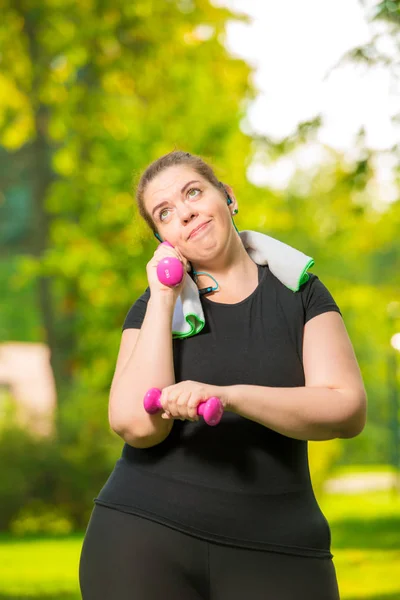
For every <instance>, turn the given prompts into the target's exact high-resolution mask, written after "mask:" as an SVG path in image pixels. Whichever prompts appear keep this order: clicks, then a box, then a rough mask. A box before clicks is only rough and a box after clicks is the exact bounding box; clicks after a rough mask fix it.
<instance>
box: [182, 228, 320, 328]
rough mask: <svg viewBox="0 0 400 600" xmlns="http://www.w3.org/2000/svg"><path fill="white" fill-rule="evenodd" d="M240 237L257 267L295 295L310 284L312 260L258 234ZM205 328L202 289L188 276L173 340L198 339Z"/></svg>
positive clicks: (247, 233) (246, 233)
mask: <svg viewBox="0 0 400 600" xmlns="http://www.w3.org/2000/svg"><path fill="white" fill-rule="evenodd" d="M239 235H240V237H241V240H242V242H243V245H244V247H245V248H246V250H247V252H248V254H249V256H250V257H251V258H252V259H253V261H254V262H255V263H256V264H258V265H268V267H269V269H270V271H271V273H273V274H274V275H275V277H277V278H278V279H279V280H280V281H281V282H282V283H283V284H284V285H286V287H288V288H289V289H290V290H292V291H293V292H297V291H298V289H299V288H300V286H301V285H302V284H303V283H304V282H305V281H307V280H308V277H309V275H308V274H307V269H309V268H310V267H312V266H313V264H314V259H313V258H311V256H307V255H306V254H304V253H303V252H300V250H296V249H295V248H292V246H288V244H284V243H283V242H280V241H279V240H276V239H274V238H272V237H270V236H269V235H265V234H263V233H259V232H258V231H248V230H244V231H240V232H239ZM204 325H205V318H204V313H203V307H202V305H201V301H200V295H199V289H198V287H197V285H196V284H195V282H194V281H193V280H192V278H191V277H190V276H189V275H187V276H186V281H185V284H184V287H183V289H182V292H181V294H180V296H179V297H178V299H177V301H176V304H175V308H174V315H173V318H172V337H173V338H186V337H190V336H192V335H196V334H197V333H199V332H200V331H201V330H202V329H203V327H204Z"/></svg>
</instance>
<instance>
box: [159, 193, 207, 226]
mask: <svg viewBox="0 0 400 600" xmlns="http://www.w3.org/2000/svg"><path fill="white" fill-rule="evenodd" d="M191 192H199V193H200V192H201V190H200V189H199V188H190V189H189V190H188V191H187V194H186V195H187V196H189V195H190V196H189V197H190V198H197V196H198V194H191ZM165 212H167V213H168V208H163V209H162V210H160V212H159V213H158V216H159V219H160V221H163V220H164V219H163V213H165Z"/></svg>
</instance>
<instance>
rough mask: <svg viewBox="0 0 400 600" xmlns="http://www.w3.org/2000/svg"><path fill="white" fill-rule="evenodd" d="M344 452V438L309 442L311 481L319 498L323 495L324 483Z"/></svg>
mask: <svg viewBox="0 0 400 600" xmlns="http://www.w3.org/2000/svg"><path fill="white" fill-rule="evenodd" d="M342 452H343V440H340V439H334V440H326V441H323V442H312V441H310V442H308V457H309V466H310V475H311V482H312V486H313V489H314V493H315V496H316V497H317V498H320V497H321V496H322V494H323V485H324V483H325V481H326V480H327V479H328V477H329V476H330V475H331V473H332V471H333V468H334V466H335V465H336V464H337V462H338V459H339V457H340V456H341V454H342Z"/></svg>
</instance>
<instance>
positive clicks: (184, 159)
mask: <svg viewBox="0 0 400 600" xmlns="http://www.w3.org/2000/svg"><path fill="white" fill-rule="evenodd" d="M176 165H188V166H189V167H191V168H192V169H193V170H194V171H196V172H197V173H198V174H199V175H200V176H201V177H204V179H206V180H207V181H209V182H210V183H211V185H213V186H214V187H216V188H217V189H221V191H222V192H223V193H226V190H225V186H224V184H223V183H222V182H221V181H219V179H218V178H217V176H216V175H215V173H214V170H213V169H212V167H211V166H210V165H209V164H208V163H206V162H205V161H204V160H203V159H202V158H201V157H200V156H196V155H195V154H190V152H183V151H182V150H174V151H173V152H169V153H168V154H164V156H161V157H160V158H158V159H157V160H155V161H154V162H152V163H151V164H150V165H149V166H148V167H147V168H146V170H145V171H144V172H143V174H142V175H141V177H140V179H139V183H138V185H137V188H136V202H137V205H138V209H139V214H140V216H141V217H142V218H143V219H144V220H145V221H146V223H147V225H148V226H149V227H150V229H151V230H152V232H153V233H157V229H156V227H155V225H154V223H153V219H152V218H151V216H150V214H149V213H148V212H147V210H146V208H145V205H144V192H145V190H146V187H147V185H148V184H149V183H150V181H152V180H153V179H154V178H155V177H156V176H157V175H158V174H159V173H161V172H162V171H164V170H165V169H168V167H175V166H176Z"/></svg>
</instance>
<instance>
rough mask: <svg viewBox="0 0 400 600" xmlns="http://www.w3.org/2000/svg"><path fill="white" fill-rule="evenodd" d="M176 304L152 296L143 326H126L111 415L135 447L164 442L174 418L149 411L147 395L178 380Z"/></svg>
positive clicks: (116, 427)
mask: <svg viewBox="0 0 400 600" xmlns="http://www.w3.org/2000/svg"><path fill="white" fill-rule="evenodd" d="M173 309H174V304H173V303H170V301H169V300H167V299H164V298H156V299H153V300H152V299H151V298H150V299H149V301H148V304H147V310H146V315H145V317H144V320H143V323H142V327H141V329H140V330H138V329H125V331H124V332H123V334H122V338H121V346H120V350H119V353H118V359H117V365H116V368H115V373H114V377H113V381H112V384H111V390H110V398H109V408H108V418H109V422H110V427H111V428H112V429H113V430H114V431H115V432H116V433H117V434H118V435H119V436H120V437H121V438H122V439H123V440H124V441H125V442H126V443H127V444H130V445H131V446H134V447H135V448H148V447H149V446H154V445H156V444H159V443H160V442H162V441H163V440H164V439H165V438H166V437H167V436H168V434H169V433H170V431H171V428H172V425H173V421H171V422H168V421H166V420H164V419H162V418H161V414H160V413H157V414H155V415H150V414H148V413H147V412H146V411H145V410H144V407H143V398H144V395H145V393H146V392H147V390H149V389H150V388H152V387H158V388H160V389H162V388H164V387H165V386H168V385H171V384H173V383H174V382H175V373H174V364H173V351H172V335H171V326H172V317H173Z"/></svg>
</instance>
